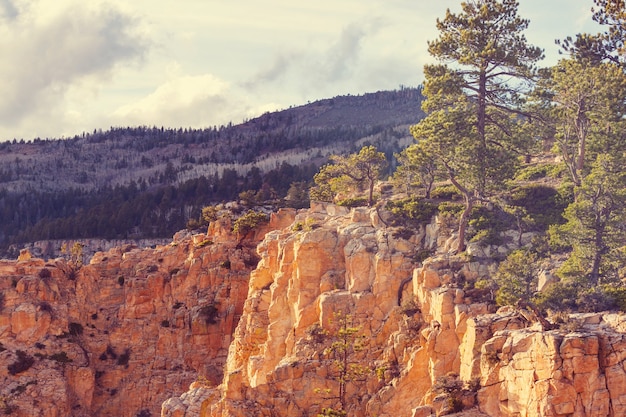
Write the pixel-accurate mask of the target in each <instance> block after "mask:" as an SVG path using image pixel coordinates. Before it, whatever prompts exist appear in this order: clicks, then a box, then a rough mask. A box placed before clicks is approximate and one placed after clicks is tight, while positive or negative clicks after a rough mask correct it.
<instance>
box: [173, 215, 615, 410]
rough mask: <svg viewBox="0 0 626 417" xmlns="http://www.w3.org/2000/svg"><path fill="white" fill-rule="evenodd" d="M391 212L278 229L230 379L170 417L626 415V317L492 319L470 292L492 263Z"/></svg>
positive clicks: (248, 308)
mask: <svg viewBox="0 0 626 417" xmlns="http://www.w3.org/2000/svg"><path fill="white" fill-rule="evenodd" d="M385 217H386V215H385V213H379V212H377V211H376V210H368V209H363V208H360V209H353V210H351V211H348V210H347V209H343V208H338V207H335V206H332V205H318V206H315V207H313V208H312V209H311V210H309V211H301V212H300V213H299V214H298V215H297V216H296V219H295V223H294V224H293V225H290V226H289V227H287V228H285V229H282V230H276V231H273V232H270V233H268V234H267V235H266V236H265V239H264V240H263V241H262V242H261V244H260V245H259V246H258V253H259V256H260V258H261V260H260V262H259V264H258V266H257V268H256V269H255V270H254V271H252V273H251V276H250V282H249V287H248V296H247V299H246V300H245V304H244V307H243V311H242V316H241V319H240V321H239V323H238V325H237V328H236V330H235V332H234V336H233V341H232V343H231V345H230V348H229V352H228V358H227V361H226V366H225V372H224V379H223V381H222V383H221V384H220V385H219V386H211V384H201V383H198V382H195V383H193V384H192V385H191V388H190V389H189V390H188V391H187V392H186V393H184V394H183V395H182V396H180V397H173V398H170V399H168V400H167V401H166V402H165V403H164V404H163V407H162V414H161V415H162V416H164V417H166V416H167V417H191V416H203V417H207V416H211V417H243V416H316V415H318V414H319V413H321V412H322V410H323V408H325V407H332V408H334V409H339V408H343V409H344V410H346V411H347V413H348V415H349V416H363V417H364V416H379V417H392V416H393V417H404V416H406V417H418V416H431V415H433V416H434V415H437V416H439V415H447V414H450V413H452V412H454V411H458V410H461V409H464V410H465V411H461V412H460V413H459V414H457V415H460V416H467V417H469V416H493V417H500V416H502V417H505V416H506V417H521V416H525V417H540V416H555V417H556V416H622V415H626V410H625V409H624V403H625V402H626V401H625V400H624V398H626V396H625V393H626V375H625V370H624V367H623V362H624V359H625V358H626V349H625V347H626V346H624V343H625V342H624V340H625V339H624V333H623V332H624V329H625V328H626V327H625V326H626V324H625V323H626V318H625V317H624V316H621V315H617V314H604V315H603V314H596V315H587V316H576V317H572V318H570V324H569V325H568V326H565V327H564V329H563V330H550V331H544V330H543V329H541V327H540V323H533V322H529V321H528V319H527V318H525V317H529V315H528V314H520V312H519V311H516V310H513V309H501V310H499V311H498V312H495V311H494V306H493V303H492V302H491V301H490V294H489V292H488V291H484V290H479V289H476V288H475V287H474V285H473V284H474V283H475V282H476V281H478V280H479V279H482V278H485V277H488V276H489V275H491V274H493V272H494V270H495V264H493V263H489V262H485V261H484V260H483V261H481V262H470V261H469V260H467V259H465V258H463V257H462V256H451V255H447V254H446V253H445V250H446V248H448V247H453V240H454V235H453V234H452V235H451V234H450V233H440V230H439V227H438V223H437V222H433V223H432V224H430V225H428V226H426V227H424V228H423V229H422V230H421V232H418V233H417V234H416V235H414V236H413V237H411V239H409V240H405V239H403V238H402V237H400V235H401V233H400V231H399V230H398V229H396V228H393V227H388V226H387V225H386V224H387V223H388V219H386V218H385ZM437 249H439V250H443V251H444V253H435V252H436V250H437ZM425 250H429V251H432V252H433V256H431V257H429V258H428V259H426V260H425V261H424V262H423V263H419V262H416V261H415V258H416V255H419V254H421V253H423V252H424V251H425ZM338 313H339V314H338ZM522 313H523V312H522ZM342 320H344V321H342ZM346 320H348V321H349V325H347V326H345V327H342V323H345V322H346ZM572 323H573V324H574V325H575V327H576V328H575V329H573V328H572V327H571V326H572ZM350 329H351V330H350ZM342 330H343V333H342ZM346 330H347V332H346ZM573 330H576V331H573ZM351 332H352V333H351ZM346 334H351V335H352V336H345V337H344V336H342V335H346ZM344 342H347V343H344ZM342 343H344V344H343V345H342ZM337 346H347V347H346V348H345V350H343V351H341V350H338V349H337ZM354 346H358V348H357V349H354ZM343 352H347V353H345V354H343ZM337 359H341V361H340V363H341V364H342V366H343V368H342V367H338V366H337V361H336V360H337ZM342 369H344V370H346V369H353V370H354V369H356V370H358V371H359V372H356V373H350V372H351V371H350V372H343V373H342V371H341V370H342ZM342 381H345V383H343V382H342Z"/></svg>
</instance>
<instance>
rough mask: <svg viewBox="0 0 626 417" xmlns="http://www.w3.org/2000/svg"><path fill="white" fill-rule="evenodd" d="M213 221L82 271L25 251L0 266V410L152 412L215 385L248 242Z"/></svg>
mask: <svg viewBox="0 0 626 417" xmlns="http://www.w3.org/2000/svg"><path fill="white" fill-rule="evenodd" d="M293 216H294V212H293V211H281V212H279V213H276V214H275V215H273V217H272V221H271V223H270V225H269V226H268V227H265V228H263V229H262V230H258V231H257V233H256V234H255V236H248V237H247V238H246V239H242V237H240V236H239V237H238V236H234V235H233V234H232V233H231V232H230V225H229V224H228V223H227V222H226V223H224V222H218V223H214V224H212V225H211V228H210V229H209V231H208V233H207V234H199V235H194V236H186V235H184V234H181V235H178V236H176V237H175V238H174V240H173V241H172V242H171V243H170V244H168V245H164V246H157V247H156V248H154V249H139V248H136V247H134V246H131V245H127V246H123V247H118V248H114V249H111V250H109V251H107V252H98V253H96V254H95V255H94V257H93V258H92V259H91V262H90V263H89V264H88V265H85V266H83V267H82V268H80V269H79V270H76V269H75V268H73V267H72V264H71V263H68V262H67V261H65V260H63V259H55V260H50V261H47V262H45V261H43V260H41V259H36V258H30V257H29V256H26V255H27V254H26V253H24V254H22V256H21V257H20V260H19V261H2V262H0V289H1V290H2V298H0V301H1V302H0V343H1V344H2V345H1V346H2V347H1V348H0V351H1V352H0V411H4V412H10V413H11V414H12V415H16V416H34V415H37V416H110V415H115V416H129V417H130V416H137V415H139V416H144V417H145V416H149V415H158V414H159V412H160V404H161V403H162V402H163V400H165V399H166V398H168V397H170V396H171V395H172V394H173V393H175V392H181V391H183V390H184V389H186V388H187V387H188V386H189V385H190V383H192V382H193V381H196V380H199V381H203V383H206V384H216V383H218V382H219V381H221V380H222V377H223V369H224V365H225V362H226V357H227V353H228V348H229V346H230V344H231V341H232V340H231V335H232V334H233V332H234V329H235V326H236V325H237V322H238V320H239V317H240V316H241V314H242V310H243V304H244V301H245V299H246V297H247V292H248V278H249V275H250V271H251V270H252V269H254V267H255V266H256V264H257V262H258V257H257V255H256V253H255V247H256V244H257V243H258V242H259V240H260V239H261V238H262V236H263V235H264V234H265V233H266V232H267V231H268V230H270V229H271V228H283V227H285V226H286V225H287V224H290V223H292V221H293Z"/></svg>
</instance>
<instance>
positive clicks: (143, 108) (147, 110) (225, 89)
mask: <svg viewBox="0 0 626 417" xmlns="http://www.w3.org/2000/svg"><path fill="white" fill-rule="evenodd" d="M176 72H178V71H176ZM245 107H246V106H245V104H244V103H243V102H242V101H240V100H239V99H237V98H236V94H235V93H233V91H232V90H231V88H230V85H229V83H227V82H226V81H223V80H221V79H219V78H217V77H215V76H213V75H211V74H202V75H195V76H192V75H173V76H172V78H171V79H170V80H168V81H166V82H165V83H163V84H162V85H160V86H159V87H157V88H156V89H155V90H154V91H153V92H152V93H151V94H149V95H148V96H145V97H143V98H142V99H140V100H138V101H136V102H134V103H131V104H126V105H124V106H122V107H120V108H118V109H117V110H116V111H115V112H114V113H113V115H112V119H113V120H114V121H117V122H118V123H120V124H124V125H128V124H137V125H158V126H192V127H204V126H208V125H212V124H216V123H226V122H228V121H230V120H232V119H231V118H232V117H237V118H239V119H241V118H243V117H244V113H245ZM235 120H236V119H235Z"/></svg>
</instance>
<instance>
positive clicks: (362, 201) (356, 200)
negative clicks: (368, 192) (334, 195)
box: [337, 197, 376, 208]
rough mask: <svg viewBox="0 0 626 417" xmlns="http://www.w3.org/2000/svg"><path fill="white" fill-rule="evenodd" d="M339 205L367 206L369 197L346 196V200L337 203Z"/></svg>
mask: <svg viewBox="0 0 626 417" xmlns="http://www.w3.org/2000/svg"><path fill="white" fill-rule="evenodd" d="M375 201H376V198H374V202H375ZM337 205H339V206H342V207H350V208H352V207H365V206H367V198H365V197H353V198H346V199H344V200H341V201H339V202H338V203H337Z"/></svg>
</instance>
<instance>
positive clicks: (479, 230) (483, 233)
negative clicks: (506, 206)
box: [467, 206, 514, 245]
mask: <svg viewBox="0 0 626 417" xmlns="http://www.w3.org/2000/svg"><path fill="white" fill-rule="evenodd" d="M511 224H514V220H513V219H512V218H511V215H509V214H507V213H505V212H503V211H502V210H500V209H499V208H497V207H494V208H493V209H491V210H490V209H488V208H487V207H485V206H476V207H474V208H473V209H472V213H471V214H470V219H469V222H468V226H469V227H468V230H467V237H468V238H469V239H470V242H477V241H480V242H482V243H484V244H486V245H499V244H501V243H502V239H501V238H500V233H501V232H504V231H505V230H507V229H508V228H509V227H510V225H511Z"/></svg>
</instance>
